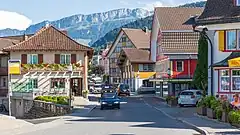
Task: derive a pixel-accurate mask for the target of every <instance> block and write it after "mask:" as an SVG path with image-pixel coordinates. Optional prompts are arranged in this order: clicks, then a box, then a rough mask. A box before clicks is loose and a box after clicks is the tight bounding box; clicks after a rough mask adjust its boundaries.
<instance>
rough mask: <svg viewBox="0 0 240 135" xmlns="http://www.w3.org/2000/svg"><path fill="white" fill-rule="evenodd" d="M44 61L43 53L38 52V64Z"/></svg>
mask: <svg viewBox="0 0 240 135" xmlns="http://www.w3.org/2000/svg"><path fill="white" fill-rule="evenodd" d="M42 63H43V54H38V64H42Z"/></svg>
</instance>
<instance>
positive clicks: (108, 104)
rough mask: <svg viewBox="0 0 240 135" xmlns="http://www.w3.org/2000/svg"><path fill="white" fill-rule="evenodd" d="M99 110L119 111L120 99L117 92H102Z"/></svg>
mask: <svg viewBox="0 0 240 135" xmlns="http://www.w3.org/2000/svg"><path fill="white" fill-rule="evenodd" d="M100 105H101V110H103V109H104V108H118V109H120V99H119V98H118V95H117V92H103V93H102V95H101V98H100Z"/></svg>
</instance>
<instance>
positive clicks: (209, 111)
mask: <svg viewBox="0 0 240 135" xmlns="http://www.w3.org/2000/svg"><path fill="white" fill-rule="evenodd" d="M207 117H208V118H211V119H216V113H215V111H214V110H213V109H212V108H207Z"/></svg>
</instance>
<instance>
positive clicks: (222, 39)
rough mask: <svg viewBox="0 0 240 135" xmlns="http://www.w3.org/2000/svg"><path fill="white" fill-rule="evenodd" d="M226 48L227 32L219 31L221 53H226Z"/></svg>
mask: <svg viewBox="0 0 240 135" xmlns="http://www.w3.org/2000/svg"><path fill="white" fill-rule="evenodd" d="M224 48H225V32H224V31H223V30H222V31H218V50H219V51H224Z"/></svg>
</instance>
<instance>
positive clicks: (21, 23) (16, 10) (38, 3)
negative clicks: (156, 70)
mask: <svg viewBox="0 0 240 135" xmlns="http://www.w3.org/2000/svg"><path fill="white" fill-rule="evenodd" d="M196 1H200V0H158V1H156V0H1V4H0V18H2V19H1V21H0V29H4V28H12V29H20V30H24V29H26V28H27V27H28V26H29V25H31V24H35V23H38V22H41V21H44V20H50V21H51V20H57V19H60V18H63V17H67V16H71V15H75V14H91V13H98V12H104V11H109V10H112V9H119V8H144V9H148V10H153V7H155V6H177V5H181V4H184V3H191V2H196ZM3 18H4V19H3Z"/></svg>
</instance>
